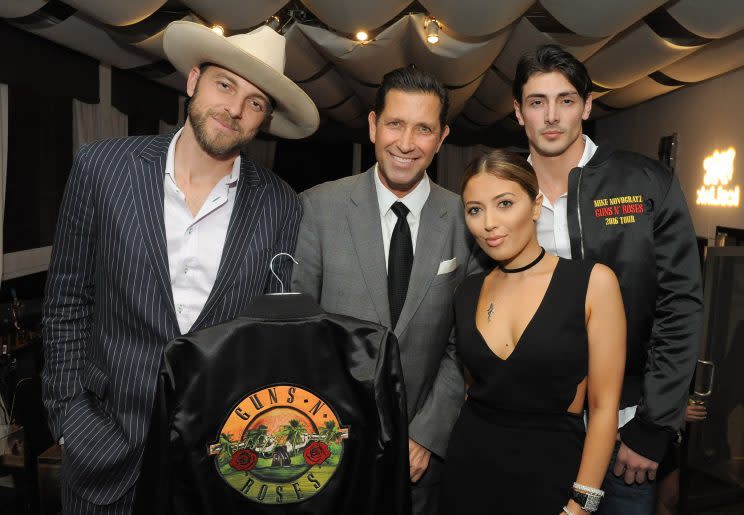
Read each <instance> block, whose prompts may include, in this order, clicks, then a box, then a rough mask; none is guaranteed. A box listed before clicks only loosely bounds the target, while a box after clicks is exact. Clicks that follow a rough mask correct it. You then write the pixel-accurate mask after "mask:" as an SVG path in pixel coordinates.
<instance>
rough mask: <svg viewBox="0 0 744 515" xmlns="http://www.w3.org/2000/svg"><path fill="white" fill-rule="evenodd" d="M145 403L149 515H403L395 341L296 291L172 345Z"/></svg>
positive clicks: (403, 431)
mask: <svg viewBox="0 0 744 515" xmlns="http://www.w3.org/2000/svg"><path fill="white" fill-rule="evenodd" d="M154 411H155V415H154V416H153V426H152V429H151V431H150V438H149V441H148V446H147V450H146V452H145V457H144V463H143V472H142V474H141V476H140V480H143V478H145V480H146V481H147V482H148V486H147V487H146V489H147V490H148V491H149V492H150V493H148V495H147V496H148V497H152V498H153V499H152V501H149V502H146V503H144V505H145V506H146V507H147V508H146V510H147V511H149V512H150V513H178V514H179V515H180V514H190V513H193V514H201V515H206V514H220V515H227V514H231V513H241V514H244V513H249V514H254V513H255V514H272V515H278V514H334V515H336V514H338V515H342V514H354V515H357V514H360V515H364V514H368V515H372V514H379V513H386V514H388V513H389V514H401V515H406V514H410V510H411V501H410V485H409V477H408V476H409V468H408V420H407V415H406V401H405V387H404V383H403V374H402V371H401V365H400V358H399V353H398V344H397V340H396V338H395V336H394V334H393V333H391V332H390V331H389V330H388V329H387V328H385V327H383V326H380V325H378V324H374V323H371V322H366V321H362V320H358V319H355V318H351V317H346V316H341V315H334V314H327V313H325V312H323V311H322V310H321V308H320V307H319V306H318V305H317V304H316V303H315V302H314V301H313V300H312V299H311V298H310V297H309V296H307V295H304V294H287V295H264V296H261V297H258V298H256V299H254V300H253V301H252V303H251V304H250V306H249V307H248V309H247V310H246V311H245V312H244V313H243V314H241V315H240V316H239V317H238V318H236V319H235V320H233V321H229V322H225V323H222V324H219V325H217V326H214V327H211V328H208V329H204V330H200V331H197V332H195V333H193V334H188V335H185V336H182V337H179V338H176V339H174V340H173V341H171V342H170V343H169V344H168V346H167V347H166V349H165V353H164V358H163V365H162V367H161V373H160V376H159V384H158V397H157V399H156V406H155V410H154ZM149 478H156V479H154V480H153V481H150V480H149ZM143 490H144V489H143ZM142 504H143V503H142V502H141V500H140V505H142Z"/></svg>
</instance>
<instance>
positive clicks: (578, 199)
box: [576, 166, 584, 259]
mask: <svg viewBox="0 0 744 515" xmlns="http://www.w3.org/2000/svg"><path fill="white" fill-rule="evenodd" d="M583 176H584V167H583V166H582V167H581V168H579V180H578V182H577V183H576V216H577V217H578V220H579V242H580V243H581V259H584V231H583V230H582V227H581V179H582V177H583Z"/></svg>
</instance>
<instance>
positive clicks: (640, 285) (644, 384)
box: [567, 145, 703, 462]
mask: <svg viewBox="0 0 744 515" xmlns="http://www.w3.org/2000/svg"><path fill="white" fill-rule="evenodd" d="M567 203H568V228H569V234H570V239H571V256H572V257H573V258H574V259H577V258H581V259H588V260H592V261H597V262H599V263H603V264H605V265H607V266H609V267H610V268H612V270H613V271H614V272H615V274H616V275H617V277H618V280H619V281H620V288H621V290H622V295H623V302H624V304H625V314H626V317H627V323H628V332H627V345H628V347H627V362H626V369H625V380H624V384H623V390H622V398H621V407H627V406H633V405H636V404H637V405H638V411H637V412H636V416H635V418H633V419H632V420H631V421H630V422H628V423H627V424H626V425H625V426H624V427H622V428H621V429H620V434H621V437H622V440H623V442H625V444H626V445H627V446H628V447H630V448H631V449H633V450H634V451H636V452H638V453H639V454H642V455H643V456H646V457H647V458H650V459H652V460H654V461H657V462H658V461H661V459H662V458H663V456H664V454H665V452H666V447H667V445H668V443H669V441H670V439H671V437H672V435H673V434H674V433H675V432H676V430H677V428H679V427H680V425H681V423H682V419H683V416H684V409H685V405H686V399H687V395H688V388H689V384H690V380H691V377H692V373H693V370H694V366H695V362H696V358H697V354H698V345H699V342H700V339H701V331H702V315H703V302H702V291H701V273H700V260H699V257H698V253H697V243H696V240H695V232H694V229H693V227H692V222H691V219H690V214H689V211H688V209H687V204H686V202H685V198H684V195H683V194H682V190H681V188H680V185H679V181H678V179H677V177H676V176H675V175H674V173H673V172H672V171H671V170H669V169H668V168H666V167H664V166H663V165H662V164H661V163H659V162H658V161H654V160H652V159H649V158H647V157H645V156H642V155H640V154H636V153H632V152H626V151H620V150H615V149H612V148H611V147H608V146H606V145H601V146H600V147H599V148H598V149H597V151H596V152H595V154H594V156H593V157H592V159H591V160H590V161H589V162H588V163H587V164H586V166H584V167H579V168H574V169H573V170H571V172H570V174H569V177H568V200H567Z"/></svg>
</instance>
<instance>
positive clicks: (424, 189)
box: [375, 165, 431, 269]
mask: <svg viewBox="0 0 744 515" xmlns="http://www.w3.org/2000/svg"><path fill="white" fill-rule="evenodd" d="M375 190H377V205H378V206H379V208H380V223H381V224H382V246H383V249H384V250H385V268H386V269H387V262H388V253H389V252H390V240H391V238H392V237H393V229H395V224H396V222H397V221H398V216H397V215H396V214H395V213H394V212H393V210H392V209H390V208H391V207H393V204H395V203H396V202H398V201H400V202H402V203H403V204H404V205H405V206H406V207H407V208H408V215H407V216H406V221H408V226H409V227H410V229H411V243H413V253H414V254H415V253H416V236H417V235H418V228H419V221H420V220H421V210H422V209H423V208H424V204H426V200H427V199H428V198H429V192H430V191H431V184H430V183H429V176H428V175H426V172H424V178H423V179H421V181H419V183H418V184H417V185H416V187H415V188H413V190H411V191H410V192H409V193H408V194H407V195H406V196H405V197H402V198H401V197H397V196H396V195H395V193H393V192H392V191H390V190H389V189H387V188H386V187H385V186H384V185H383V184H382V181H381V180H380V170H379V165H375Z"/></svg>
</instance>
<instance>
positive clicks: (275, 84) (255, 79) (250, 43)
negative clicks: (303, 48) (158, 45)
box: [163, 21, 320, 139]
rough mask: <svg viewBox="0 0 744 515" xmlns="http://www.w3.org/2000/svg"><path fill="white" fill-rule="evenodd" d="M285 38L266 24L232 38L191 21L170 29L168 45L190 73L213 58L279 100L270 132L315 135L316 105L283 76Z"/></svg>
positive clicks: (176, 62) (179, 66)
mask: <svg viewBox="0 0 744 515" xmlns="http://www.w3.org/2000/svg"><path fill="white" fill-rule="evenodd" d="M285 46H286V40H285V39H284V36H282V35H280V34H278V33H277V32H276V31H274V30H273V29H271V28H270V27H267V26H265V25H263V26H261V27H259V28H257V29H255V30H253V31H251V32H248V33H246V34H237V35H235V36H230V37H228V38H226V37H224V36H221V35H219V34H217V33H216V32H214V31H213V30H211V29H209V28H207V27H205V26H204V25H199V24H198V23H193V22H190V21H174V22H172V23H171V24H169V25H168V27H167V28H166V29H165V36H164V37H163V50H165V55H166V56H168V60H169V61H170V62H171V64H172V65H173V66H174V67H175V68H176V70H178V71H179V72H181V73H182V74H184V75H186V76H188V74H189V72H190V71H191V69H192V68H193V67H194V66H199V65H201V64H203V63H212V64H216V65H217V66H221V67H223V68H226V69H228V70H230V71H231V72H233V73H236V74H238V75H240V76H241V77H243V78H244V79H245V80H247V81H248V82H250V83H251V84H253V85H254V86H256V87H257V88H259V89H260V90H261V91H263V92H264V93H266V94H267V95H269V96H270V97H271V98H272V99H273V100H274V104H275V106H274V110H273V111H272V114H271V120H270V122H269V123H268V126H267V127H265V130H266V132H269V133H270V134H274V135H275V136H279V137H282V138H289V139H299V138H304V137H306V136H310V135H311V134H312V133H313V132H315V131H316V130H317V128H318V124H319V123H320V116H319V115H318V109H317V107H315V104H314V103H313V101H312V100H311V99H310V97H309V96H307V93H305V92H304V91H302V89H300V87H299V86H298V85H297V84H295V83H294V82H292V80H291V79H289V78H287V76H286V75H284V61H285Z"/></svg>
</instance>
